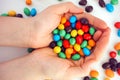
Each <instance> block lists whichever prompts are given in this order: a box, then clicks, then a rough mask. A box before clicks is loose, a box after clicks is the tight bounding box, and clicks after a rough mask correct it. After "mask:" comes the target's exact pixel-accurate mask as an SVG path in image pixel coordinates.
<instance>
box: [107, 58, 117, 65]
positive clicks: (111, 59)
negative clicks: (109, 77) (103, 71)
mask: <svg viewBox="0 0 120 80" xmlns="http://www.w3.org/2000/svg"><path fill="white" fill-rule="evenodd" d="M109 63H110V64H115V65H116V64H117V60H116V59H115V58H110V59H109Z"/></svg>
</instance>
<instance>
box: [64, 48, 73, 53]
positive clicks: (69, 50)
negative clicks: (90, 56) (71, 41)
mask: <svg viewBox="0 0 120 80" xmlns="http://www.w3.org/2000/svg"><path fill="white" fill-rule="evenodd" d="M65 53H66V54H72V53H73V49H72V48H67V49H66V50H65Z"/></svg>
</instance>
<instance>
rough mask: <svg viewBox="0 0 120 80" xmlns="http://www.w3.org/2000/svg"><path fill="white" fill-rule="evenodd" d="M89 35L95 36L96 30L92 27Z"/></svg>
mask: <svg viewBox="0 0 120 80" xmlns="http://www.w3.org/2000/svg"><path fill="white" fill-rule="evenodd" d="M89 33H90V34H91V35H94V33H95V28H94V27H90V29H89Z"/></svg>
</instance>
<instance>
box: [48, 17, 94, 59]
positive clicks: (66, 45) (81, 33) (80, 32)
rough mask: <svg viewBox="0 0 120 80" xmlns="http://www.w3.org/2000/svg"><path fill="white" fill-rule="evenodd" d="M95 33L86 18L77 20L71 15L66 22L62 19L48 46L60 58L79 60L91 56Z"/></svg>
mask: <svg viewBox="0 0 120 80" xmlns="http://www.w3.org/2000/svg"><path fill="white" fill-rule="evenodd" d="M95 31H96V30H95V28H94V27H93V26H92V25H90V24H89V21H88V20H87V19H86V18H81V19H80V20H77V17H76V16H74V15H73V16H71V17H70V18H69V20H67V19H66V18H65V17H62V19H61V23H60V24H59V25H58V27H57V28H56V29H55V30H54V31H53V41H52V42H51V43H50V45H49V46H50V47H51V48H52V49H53V50H54V52H55V53H57V54H58V56H59V57H60V58H64V59H65V58H67V59H70V58H71V59H72V60H79V59H80V57H81V56H82V57H84V56H89V55H90V54H91V49H92V48H93V47H94V46H95V43H96V42H95V40H94V39H93V36H94V33H95Z"/></svg>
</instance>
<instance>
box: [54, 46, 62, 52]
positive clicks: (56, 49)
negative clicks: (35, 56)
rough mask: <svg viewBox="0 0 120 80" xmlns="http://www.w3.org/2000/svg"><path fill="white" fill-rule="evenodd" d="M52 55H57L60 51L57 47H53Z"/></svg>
mask: <svg viewBox="0 0 120 80" xmlns="http://www.w3.org/2000/svg"><path fill="white" fill-rule="evenodd" d="M53 51H54V53H59V52H60V51H61V48H60V47H59V46H56V47H54V49H53Z"/></svg>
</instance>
